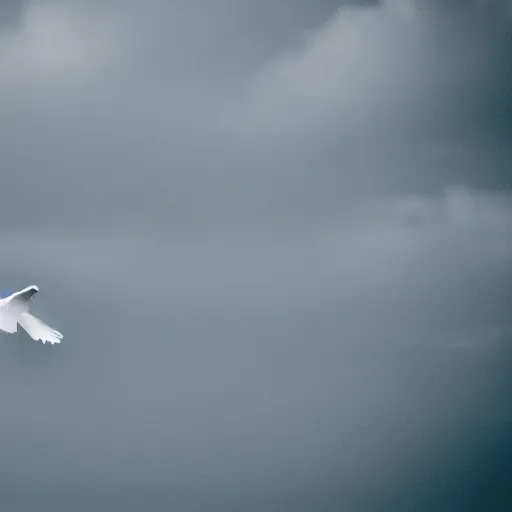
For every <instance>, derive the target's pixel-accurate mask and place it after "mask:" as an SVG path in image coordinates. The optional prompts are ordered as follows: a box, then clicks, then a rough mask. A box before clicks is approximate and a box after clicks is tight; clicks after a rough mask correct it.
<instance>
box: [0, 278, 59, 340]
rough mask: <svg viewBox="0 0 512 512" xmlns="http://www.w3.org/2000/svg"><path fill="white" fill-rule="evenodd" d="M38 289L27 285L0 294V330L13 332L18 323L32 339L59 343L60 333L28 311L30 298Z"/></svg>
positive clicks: (16, 329) (16, 328)
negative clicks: (20, 288)
mask: <svg viewBox="0 0 512 512" xmlns="http://www.w3.org/2000/svg"><path fill="white" fill-rule="evenodd" d="M38 291H39V288H38V287H37V286H35V285H32V286H27V288H23V290H20V291H18V292H14V293H9V294H7V295H5V294H1V297H0V330H2V331H5V332H9V333H14V332H17V331H18V324H20V325H21V327H22V328H23V329H24V330H25V331H27V334H28V335H29V336H30V337H31V338H32V339H34V340H41V341H42V342H43V343H46V342H47V341H48V342H50V343H51V344H52V345H53V344H54V343H60V340H61V339H62V334H61V333H60V332H59V331H56V330H55V329H52V328H51V327H49V326H48V325H46V324H45V323H43V322H41V320H39V318H36V317H35V316H33V315H31V314H30V313H29V312H28V309H29V302H30V299H31V298H32V297H33V296H34V295H35V294H36V293H37V292H38Z"/></svg>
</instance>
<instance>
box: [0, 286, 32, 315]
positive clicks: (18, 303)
mask: <svg viewBox="0 0 512 512" xmlns="http://www.w3.org/2000/svg"><path fill="white" fill-rule="evenodd" d="M38 291H39V288H38V287H37V286H36V285H32V286H27V287H26V288H23V290H20V291H19V292H15V293H12V294H11V295H9V296H8V297H5V298H4V299H3V300H4V303H5V304H6V305H7V306H8V307H11V308H14V309H17V310H20V309H22V310H26V309H27V307H28V303H29V301H30V299H31V298H32V297H33V296H34V295H35V294H36V293H37V292H38Z"/></svg>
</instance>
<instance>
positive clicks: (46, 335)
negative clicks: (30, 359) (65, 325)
mask: <svg viewBox="0 0 512 512" xmlns="http://www.w3.org/2000/svg"><path fill="white" fill-rule="evenodd" d="M17 321H18V323H19V324H20V325H21V327H23V329H25V331H27V334H28V335H29V336H30V337H31V338H32V339H33V340H41V341H42V342H43V343H46V342H47V341H49V342H50V343H51V344H52V345H53V344H54V343H60V340H61V339H62V334H61V333H60V332H59V331H56V330H55V329H52V328H51V327H50V326H48V325H46V324H45V323H43V322H41V320H39V318H36V317H35V316H34V315H31V314H30V313H28V312H26V311H25V312H23V313H21V314H20V316H19V317H18V318H17Z"/></svg>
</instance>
